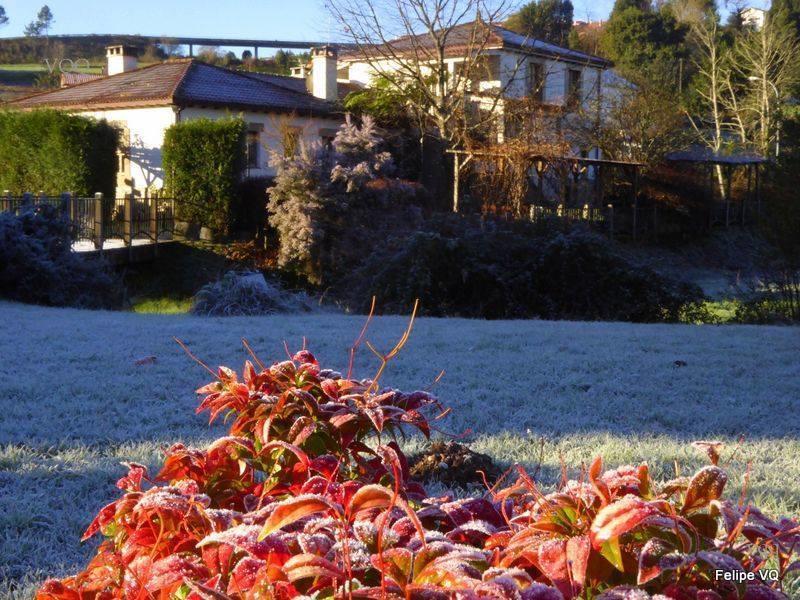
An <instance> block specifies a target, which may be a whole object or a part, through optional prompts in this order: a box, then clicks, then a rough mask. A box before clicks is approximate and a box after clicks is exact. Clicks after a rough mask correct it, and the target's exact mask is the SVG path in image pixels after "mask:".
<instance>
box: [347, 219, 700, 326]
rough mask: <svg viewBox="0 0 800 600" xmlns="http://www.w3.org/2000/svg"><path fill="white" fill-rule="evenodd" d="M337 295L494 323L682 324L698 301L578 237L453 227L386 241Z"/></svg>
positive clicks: (448, 222)
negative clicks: (510, 320)
mask: <svg viewBox="0 0 800 600" xmlns="http://www.w3.org/2000/svg"><path fill="white" fill-rule="evenodd" d="M337 293H338V294H339V295H340V297H341V298H342V299H343V301H344V302H345V303H346V304H347V305H348V306H351V307H352V308H353V309H355V310H364V309H365V308H366V307H365V305H364V299H366V298H371V297H372V296H377V298H378V305H379V306H381V307H382V309H383V310H384V311H386V312H390V313H401V312H403V311H404V310H406V307H408V306H410V305H411V304H413V302H414V300H415V299H416V298H420V299H422V311H423V313H425V314H428V315H434V316H462V317H480V318H491V319H494V318H529V317H540V318H546V319H589V320H593V319H602V320H623V321H678V320H679V319H681V318H683V317H684V315H685V313H686V312H688V311H699V310H702V307H701V301H702V299H703V294H702V292H701V290H700V289H699V288H697V287H696V286H692V285H689V284H682V283H678V282H675V281H672V280H669V279H667V278H665V277H662V276H660V275H658V274H657V273H655V272H653V271H652V270H651V269H648V268H644V267H638V266H635V265H633V264H631V263H630V262H629V261H628V260H626V259H624V258H623V257H622V256H619V255H618V254H617V253H616V252H615V251H614V250H613V247H612V245H611V244H610V243H609V242H608V241H607V240H606V239H605V238H602V237H600V236H597V235H594V234H591V233H589V232H586V231H584V230H582V229H578V228H573V229H569V230H563V229H561V228H559V227H554V226H550V225H546V224H545V225H538V226H534V225H528V224H503V223H488V224H484V225H483V226H479V225H477V224H471V223H469V222H468V221H466V220H459V219H445V220H443V221H438V222H437V221H433V222H430V223H429V230H428V231H420V232H416V233H413V234H411V235H410V236H408V237H403V238H395V239H393V240H390V241H389V242H388V243H386V244H384V245H383V247H380V248H378V250H377V251H376V252H375V253H374V254H373V255H372V256H370V257H369V258H368V259H367V260H366V261H365V262H364V264H363V265H362V266H361V267H360V268H358V269H356V270H354V271H353V273H351V274H350V275H349V276H347V277H346V278H345V279H344V280H343V282H342V284H341V285H340V286H338V288H337Z"/></svg>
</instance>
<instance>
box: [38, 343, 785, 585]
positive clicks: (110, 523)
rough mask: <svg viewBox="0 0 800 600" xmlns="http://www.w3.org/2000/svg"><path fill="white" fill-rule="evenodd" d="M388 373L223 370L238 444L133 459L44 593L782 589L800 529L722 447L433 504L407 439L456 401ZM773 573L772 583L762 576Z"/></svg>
mask: <svg viewBox="0 0 800 600" xmlns="http://www.w3.org/2000/svg"><path fill="white" fill-rule="evenodd" d="M404 337H407V336H404ZM398 347H399V346H398ZM394 353H396V349H395V350H393V351H392V352H390V353H389V354H387V355H385V356H383V357H382V358H383V366H385V364H386V361H387V360H388V359H390V358H391V357H392V355H393V354H394ZM351 362H352V361H351ZM382 371H383V368H381V371H379V373H378V376H376V377H375V378H374V379H372V380H357V379H353V378H351V377H350V374H349V373H348V374H347V376H343V375H342V374H340V373H337V372H334V371H330V370H327V369H322V368H321V367H320V365H319V364H318V363H317V360H316V359H315V358H314V356H313V355H312V354H311V353H310V352H308V351H306V350H303V351H301V352H298V353H297V354H295V355H294V356H293V357H292V359H291V360H286V361H283V362H279V363H276V364H273V365H271V366H269V367H267V366H265V365H263V364H261V363H260V362H258V360H256V364H255V365H254V364H252V363H250V362H247V363H246V364H245V367H244V372H243V374H242V376H241V377H239V376H238V375H237V374H236V373H234V372H233V371H231V370H230V369H227V368H224V367H221V368H220V369H219V371H218V373H217V380H216V381H214V382H213V383H210V384H209V385H207V386H205V387H203V388H201V389H200V390H198V393H199V394H201V395H202V396H203V399H202V401H201V403H200V405H199V408H198V411H205V412H208V413H209V417H210V421H214V420H217V419H219V418H224V419H225V421H226V422H228V423H230V430H229V433H228V435H227V436H225V437H222V438H220V439H218V440H216V441H215V442H213V443H212V444H211V445H210V446H208V447H207V448H205V449H203V450H200V449H194V448H188V447H185V446H184V445H182V444H176V445H174V446H172V447H171V448H170V449H169V450H168V451H167V453H166V459H165V461H164V465H163V467H162V469H161V471H160V472H159V473H158V474H157V475H156V476H155V477H152V478H151V477H150V476H149V474H148V473H147V470H146V469H145V467H143V466H142V465H138V464H131V465H129V471H128V474H127V475H126V476H124V477H123V478H122V479H120V480H119V481H118V482H117V486H118V487H119V488H120V489H121V490H122V491H123V495H122V496H121V497H120V498H119V499H118V500H116V501H114V502H112V503H111V504H109V505H107V506H105V507H104V508H102V509H101V510H100V512H99V514H98V515H97V517H96V518H95V519H94V521H93V522H92V523H91V524H90V526H89V528H88V529H87V530H86V533H85V534H84V539H87V538H89V537H92V536H94V535H96V534H100V535H102V536H103V538H104V539H103V542H102V543H101V545H100V547H99V549H98V551H97V554H96V556H95V557H94V558H93V559H92V561H91V562H90V563H89V565H88V566H87V567H86V569H85V570H84V571H82V572H81V573H79V574H77V575H75V576H73V577H68V578H66V579H63V580H60V581H59V580H48V581H47V582H45V583H44V585H43V586H42V588H41V589H40V590H39V592H38V595H37V597H38V598H39V599H40V600H55V599H68V600H79V599H87V598H94V599H110V598H180V599H186V600H199V599H211V598H213V599H226V598H236V599H238V598H241V599H250V598H252V599H255V598H276V599H277V598H293V597H298V596H311V597H317V598H333V597H336V598H339V597H350V598H392V599H394V598H420V599H428V598H430V599H439V598H442V599H445V598H464V599H471V598H482V597H483V598H519V599H524V600H563V599H565V598H586V599H588V598H592V599H605V600H610V599H616V598H621V599H622V598H627V599H639V598H642V599H646V598H651V597H652V598H660V599H662V600H663V599H664V598H673V599H680V600H719V599H734V598H738V599H745V600H757V599H759V600H760V599H778V598H784V597H785V596H784V595H783V594H782V592H780V591H779V589H780V586H781V582H782V581H783V578H784V577H785V576H786V574H787V573H789V572H790V571H792V570H793V569H796V568H798V566H800V565H798V563H797V562H794V559H795V553H794V549H795V548H796V547H797V545H798V543H799V542H800V532H799V527H800V526H798V523H797V522H796V521H793V520H790V519H781V520H779V521H773V520H771V519H770V518H768V517H767V516H765V515H764V514H762V513H761V512H760V511H758V510H757V509H756V508H755V507H752V506H743V505H741V504H739V505H737V504H733V503H731V502H729V501H727V500H724V499H723V498H722V493H723V489H724V486H725V483H726V480H727V477H726V475H725V473H724V471H723V470H722V469H721V468H720V467H719V466H718V465H717V464H716V463H717V458H718V453H717V447H716V445H715V444H713V443H705V444H702V447H703V448H704V449H705V450H707V451H708V453H709V456H710V457H711V458H712V463H713V464H712V465H710V466H708V467H705V468H703V469H701V470H700V471H698V472H697V473H696V474H695V475H694V476H693V477H692V478H686V479H678V480H674V481H670V482H667V483H666V484H664V485H661V486H658V485H656V483H655V482H654V481H652V479H651V477H650V474H649V472H648V469H647V466H646V465H640V466H638V467H621V468H619V469H615V470H609V471H605V472H604V471H603V467H602V462H601V461H600V459H597V460H595V461H594V462H593V463H592V465H591V467H590V468H589V469H588V470H587V472H586V473H585V474H584V475H583V476H582V477H581V478H579V480H576V481H568V482H565V483H564V484H563V485H562V486H561V487H560V488H559V489H558V490H557V491H555V492H553V493H550V494H545V493H543V492H541V491H540V490H539V489H538V487H537V485H536V484H535V482H534V481H533V480H532V479H531V477H530V476H529V475H528V474H527V473H526V472H525V470H524V469H522V468H520V467H517V469H516V472H517V474H518V479H517V480H516V482H515V483H513V484H512V485H510V486H509V487H507V488H505V489H495V488H492V489H489V490H487V493H486V494H485V495H484V496H482V497H475V498H464V499H453V498H452V497H449V496H446V497H438V498H429V497H427V496H426V494H425V491H424V489H423V488H422V487H421V486H420V485H419V484H418V483H415V482H413V481H411V480H410V478H409V474H408V467H407V464H406V460H405V457H404V455H403V453H402V451H401V450H400V447H399V446H398V445H397V443H396V436H397V435H398V434H400V433H401V431H402V430H403V429H404V428H406V427H411V428H415V429H416V430H418V431H420V432H421V433H422V434H423V435H425V436H428V435H429V434H430V429H431V425H430V421H429V418H428V417H426V416H425V415H426V414H428V415H430V411H431V410H433V411H436V412H437V413H439V415H441V414H442V413H441V412H440V411H441V407H440V406H439V405H438V403H437V401H436V400H435V398H434V397H433V396H431V395H430V394H428V393H426V392H413V393H404V392H400V391H398V390H394V389H379V385H378V380H379V377H380V373H381V372H382ZM433 416H434V417H435V416H437V415H435V414H434V415H433ZM767 562H769V563H770V565H771V566H774V568H775V569H776V570H777V573H778V579H777V580H776V581H775V582H771V584H772V587H770V586H768V585H766V584H764V583H762V582H761V581H760V579H759V578H758V577H756V579H755V581H748V580H747V578H746V574H747V573H752V572H756V571H758V570H759V569H760V568H762V567H763V566H764V565H765V564H766V563H767ZM719 572H724V573H730V574H733V575H734V576H735V577H734V578H732V579H733V580H732V581H724V580H722V579H721V578H720V577H719V576H718V575H719ZM650 594H655V595H654V596H650Z"/></svg>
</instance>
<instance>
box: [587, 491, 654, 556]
mask: <svg viewBox="0 0 800 600" xmlns="http://www.w3.org/2000/svg"><path fill="white" fill-rule="evenodd" d="M656 514H659V513H658V509H656V508H655V507H654V506H653V505H651V504H650V503H648V502H645V501H644V500H642V499H641V498H637V497H636V496H632V495H628V496H625V497H624V498H622V499H621V500H617V501H616V502H614V503H613V504H609V505H608V506H606V507H604V508H602V509H600V512H598V513H597V516H596V517H595V518H594V522H593V523H592V528H591V539H592V546H594V548H595V549H597V550H599V549H600V547H601V546H602V545H603V544H604V543H605V542H607V541H609V540H612V539H616V538H619V536H621V535H623V534H625V533H628V532H629V531H631V530H632V529H634V528H635V527H636V526H638V525H639V524H641V522H642V521H644V520H645V519H646V518H647V517H650V516H652V515H656Z"/></svg>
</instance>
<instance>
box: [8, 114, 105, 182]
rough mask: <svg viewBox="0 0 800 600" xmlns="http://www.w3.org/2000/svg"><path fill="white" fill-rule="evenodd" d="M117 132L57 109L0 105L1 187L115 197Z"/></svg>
mask: <svg viewBox="0 0 800 600" xmlns="http://www.w3.org/2000/svg"><path fill="white" fill-rule="evenodd" d="M118 144H119V132H118V131H117V130H116V129H115V128H114V127H112V126H111V125H109V124H108V122H106V121H105V120H102V121H95V120H93V119H89V118H86V117H80V116H76V115H69V114H67V113H64V112H60V111H56V110H35V111H31V112H18V111H2V110H0V190H10V191H11V192H12V193H14V194H22V193H24V192H33V193H36V192H39V191H44V192H45V193H46V194H48V195H50V196H57V195H59V194H61V193H62V192H73V193H74V194H76V195H78V196H91V195H93V194H95V193H96V192H102V193H103V194H106V195H107V196H111V197H113V196H114V193H115V189H116V184H117V182H116V177H117V147H118Z"/></svg>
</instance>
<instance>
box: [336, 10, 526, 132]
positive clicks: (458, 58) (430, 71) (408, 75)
mask: <svg viewBox="0 0 800 600" xmlns="http://www.w3.org/2000/svg"><path fill="white" fill-rule="evenodd" d="M508 1H509V0H387V1H386V2H382V1H381V0H329V2H328V6H329V8H330V10H331V12H332V14H333V15H334V17H335V18H336V19H337V20H338V21H339V23H340V24H341V25H342V27H343V29H344V32H345V34H346V36H347V37H348V41H349V42H351V43H352V44H353V46H354V47H355V49H356V51H357V53H358V55H359V57H360V59H361V60H363V61H364V62H365V63H366V64H367V65H368V66H369V68H370V69H371V71H372V73H373V75H375V76H377V77H380V78H382V79H384V80H385V81H387V82H389V83H390V84H391V85H392V86H394V87H395V88H396V89H397V90H398V91H403V92H407V91H408V90H409V89H410V88H413V90H414V93H413V94H411V95H410V97H411V98H413V101H412V102H410V103H409V108H410V109H411V110H412V111H414V113H415V114H416V116H417V118H418V120H419V121H420V123H423V124H424V125H425V130H426V132H427V133H429V134H433V135H434V136H435V137H437V138H438V139H440V140H442V141H443V142H444V143H445V144H446V145H447V146H450V147H454V146H458V145H461V144H463V143H464V142H465V140H466V138H467V137H468V136H469V135H470V132H471V131H472V130H475V129H479V128H482V127H486V126H487V122H488V121H490V120H494V119H496V118H497V117H498V114H499V111H497V110H496V108H497V106H498V105H499V104H500V101H501V98H502V96H503V92H504V89H501V88H503V87H504V86H503V85H502V84H501V86H500V87H499V88H498V87H495V88H494V89H490V88H489V87H487V86H485V85H481V82H486V81H490V80H491V81H499V80H501V79H504V80H506V81H509V80H510V79H512V78H513V73H511V74H509V73H504V74H503V75H504V77H502V78H501V76H500V73H499V70H500V69H502V68H504V66H503V65H500V61H499V60H498V59H499V57H490V56H489V55H487V54H486V52H485V50H486V49H487V48H488V47H489V45H490V43H491V42H492V41H494V40H495V39H496V37H495V32H494V30H493V26H494V25H496V24H499V23H501V22H502V21H503V19H504V18H505V16H506V14H507V12H508V9H509V8H510V7H509V4H508ZM454 59H455V60H454ZM520 64H521V61H519V64H517V65H514V66H512V67H511V70H512V71H516V69H518V68H519V65H520ZM451 65H452V66H451ZM505 68H506V69H507V70H508V66H505ZM509 75H510V77H509ZM478 106H479V108H480V110H476V108H478Z"/></svg>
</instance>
